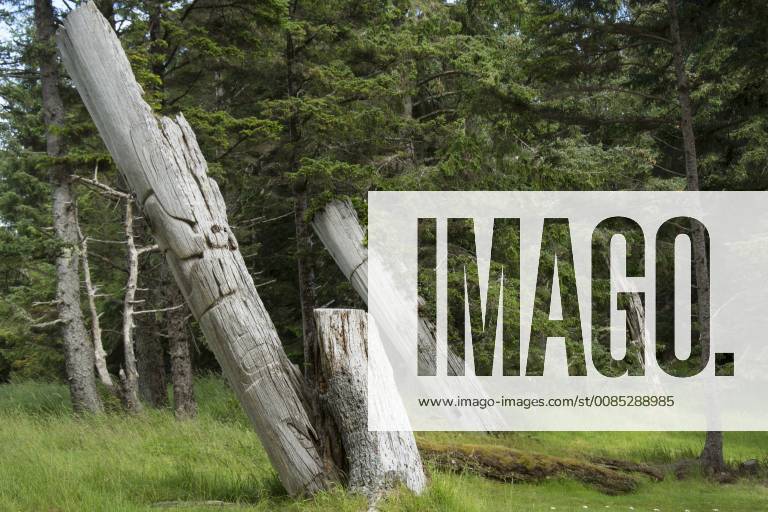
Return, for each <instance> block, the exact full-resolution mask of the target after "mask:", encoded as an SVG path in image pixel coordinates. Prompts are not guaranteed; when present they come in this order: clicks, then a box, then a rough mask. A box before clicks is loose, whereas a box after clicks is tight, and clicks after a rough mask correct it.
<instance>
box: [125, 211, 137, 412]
mask: <svg viewBox="0 0 768 512" xmlns="http://www.w3.org/2000/svg"><path fill="white" fill-rule="evenodd" d="M125 244H126V247H127V248H128V281H127V282H126V283H125V296H124V297H123V368H121V369H120V380H121V381H122V382H121V388H122V399H123V405H124V406H125V408H126V410H127V411H128V412H132V413H137V412H140V411H141V409H142V407H141V400H139V370H138V368H137V366H136V353H135V351H134V343H133V331H134V326H135V324H134V318H133V311H134V306H135V304H136V283H137V282H138V279H139V251H138V250H137V249H136V243H135V241H134V237H133V201H131V200H130V199H127V200H126V201H125Z"/></svg>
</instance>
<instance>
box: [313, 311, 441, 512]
mask: <svg viewBox="0 0 768 512" xmlns="http://www.w3.org/2000/svg"><path fill="white" fill-rule="evenodd" d="M315 325H316V327H317V340H318V343H319V348H320V370H321V372H322V375H323V378H324V380H325V382H326V384H327V386H326V391H325V393H324V396H323V398H324V403H325V404H326V405H327V406H328V408H329V409H330V411H331V414H332V415H333V418H334V420H335V421H336V422H337V423H338V425H339V426H340V430H341V437H342V442H343V445H344V450H345V452H346V454H347V460H348V461H349V475H348V477H349V487H350V489H352V490H354V491H358V492H362V493H364V494H366V495H367V496H369V497H372V498H375V497H377V496H378V495H380V494H381V493H382V492H383V491H385V490H386V489H388V488H390V487H392V486H394V485H397V484H398V483H402V484H404V485H405V486H406V487H408V488H409V489H410V490H412V491H414V492H416V493H420V492H421V491H423V490H424V487H425V486H426V483H427V479H426V477H425V475H424V468H423V467H422V464H421V456H420V455H419V450H418V449H417V447H416V440H415V439H414V437H413V432H405V431H401V432H370V431H368V377H369V371H370V372H376V375H374V376H373V377H375V380H376V381H377V382H381V383H387V382H388V381H389V382H390V383H391V384H394V381H393V378H394V377H393V376H392V369H391V368H390V367H389V366H388V365H377V366H376V367H375V368H374V367H372V368H370V369H369V368H368V350H367V340H368V328H369V326H368V315H367V313H366V312H365V311H362V310H359V309H316V310H315ZM373 377H372V378H373ZM391 399H392V400H399V397H398V396H397V394H394V395H393V396H392V398H391ZM403 413H405V411H404V410H403Z"/></svg>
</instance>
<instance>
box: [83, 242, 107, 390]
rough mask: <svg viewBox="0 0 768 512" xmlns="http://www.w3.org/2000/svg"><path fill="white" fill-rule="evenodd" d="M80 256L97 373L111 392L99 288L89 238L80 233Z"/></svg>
mask: <svg viewBox="0 0 768 512" xmlns="http://www.w3.org/2000/svg"><path fill="white" fill-rule="evenodd" d="M80 239H81V242H80V255H81V259H82V262H83V280H84V282H85V292H86V293H87V294H88V309H89V310H90V312H91V336H92V337H93V354H94V360H95V366H96V373H97V374H98V376H99V380H100V381H101V383H102V384H104V385H105V386H106V387H107V388H108V389H109V390H110V391H112V390H114V383H113V382H112V377H111V376H110V375H109V370H107V352H106V351H105V350H104V343H103V341H102V338H101V320H100V315H99V310H98V309H97V308H96V293H97V288H96V287H95V286H93V280H92V279H91V266H90V263H89V262H88V238H87V237H84V236H83V234H82V233H80Z"/></svg>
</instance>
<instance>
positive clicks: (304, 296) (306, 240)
mask: <svg viewBox="0 0 768 512" xmlns="http://www.w3.org/2000/svg"><path fill="white" fill-rule="evenodd" d="M294 201H295V205H294V222H295V226H296V228H295V229H296V262H297V265H298V280H299V299H300V303H301V327H302V333H303V336H304V378H305V379H306V380H307V383H308V384H309V385H310V386H314V384H315V383H317V365H318V349H317V341H316V336H317V334H316V332H315V320H314V316H313V311H314V309H315V273H314V269H313V268H312V262H311V260H310V255H309V251H310V249H311V247H312V239H311V233H310V228H309V225H308V223H307V220H306V218H305V215H306V213H307V192H306V190H303V189H298V190H297V191H296V193H295V196H294Z"/></svg>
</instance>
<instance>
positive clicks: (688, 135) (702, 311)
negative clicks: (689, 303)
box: [667, 0, 725, 472]
mask: <svg viewBox="0 0 768 512" xmlns="http://www.w3.org/2000/svg"><path fill="white" fill-rule="evenodd" d="M667 5H668V9H669V32H670V38H671V41H672V58H673V60H674V65H675V76H676V78H677V98H678V102H679V103H680V131H681V132H682V135H683V152H684V154H685V176H686V184H687V189H688V190H691V191H697V190H700V189H699V167H698V158H697V155H696V137H695V136H694V132H693V108H692V106H691V95H690V83H689V81H688V73H687V71H686V69H685V59H684V56H683V43H682V40H681V37H680V21H679V16H678V13H677V0H668V1H667ZM692 252H693V265H694V273H695V275H696V297H697V301H696V302H697V307H696V310H697V312H698V317H699V333H700V339H701V357H702V366H705V365H706V364H707V362H708V361H709V357H710V337H709V334H710V333H709V317H710V311H709V310H710V303H709V262H708V261H707V241H706V235H705V233H704V228H703V226H702V225H700V224H696V225H694V227H693V244H692ZM701 462H702V464H703V465H704V468H705V469H706V470H707V471H711V472H719V471H722V470H723V469H724V468H725V461H724V459H723V433H722V432H707V439H706V442H705V443H704V450H703V451H702V453H701Z"/></svg>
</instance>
